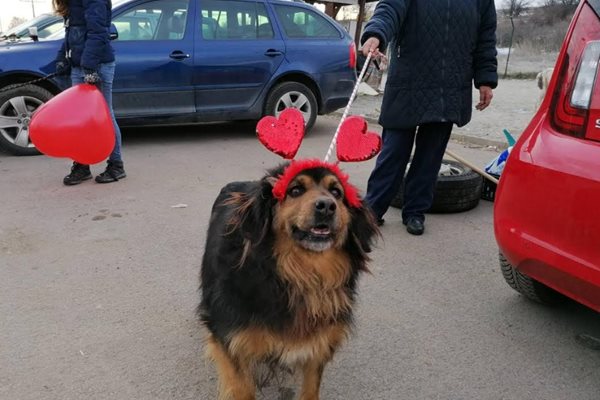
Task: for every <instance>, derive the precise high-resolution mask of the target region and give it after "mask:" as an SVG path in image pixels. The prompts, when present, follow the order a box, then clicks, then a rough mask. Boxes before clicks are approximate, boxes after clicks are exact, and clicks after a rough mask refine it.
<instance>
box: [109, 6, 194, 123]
mask: <svg viewBox="0 0 600 400" xmlns="http://www.w3.org/2000/svg"><path fill="white" fill-rule="evenodd" d="M193 6H194V4H193V0H152V1H144V2H135V3H132V5H131V6H130V7H128V8H127V9H125V10H123V11H120V12H119V14H118V15H115V16H114V17H113V24H114V25H115V26H116V28H117V32H118V33H119V37H118V39H117V40H115V41H114V42H113V46H114V48H115V54H116V61H117V68H116V72H115V81H114V87H113V101H114V108H115V113H116V115H117V117H121V118H123V117H148V116H156V117H161V116H173V115H181V114H187V113H194V112H195V103H194V90H193V86H192V72H193V67H192V62H193V52H194V48H193V25H194V23H193V18H194V14H193V11H192V7H193Z"/></svg>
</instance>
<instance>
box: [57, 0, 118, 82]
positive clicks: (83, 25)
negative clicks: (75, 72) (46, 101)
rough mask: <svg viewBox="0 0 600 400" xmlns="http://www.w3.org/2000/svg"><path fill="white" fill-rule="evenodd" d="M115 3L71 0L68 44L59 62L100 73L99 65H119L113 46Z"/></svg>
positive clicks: (66, 41) (67, 18) (61, 50)
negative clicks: (111, 38) (66, 60)
mask: <svg viewBox="0 0 600 400" xmlns="http://www.w3.org/2000/svg"><path fill="white" fill-rule="evenodd" d="M111 3H112V2H111V0H69V15H68V16H67V17H66V18H65V26H66V32H65V41H64V42H63V45H62V47H61V49H60V50H59V52H58V57H57V61H64V60H65V59H68V60H69V63H70V64H71V65H73V66H76V67H82V68H85V69H89V70H94V71H96V70H97V69H98V66H99V64H104V63H109V62H112V61H115V52H114V50H113V48H112V46H111V44H110V23H111V14H112V13H111V8H112V4H111Z"/></svg>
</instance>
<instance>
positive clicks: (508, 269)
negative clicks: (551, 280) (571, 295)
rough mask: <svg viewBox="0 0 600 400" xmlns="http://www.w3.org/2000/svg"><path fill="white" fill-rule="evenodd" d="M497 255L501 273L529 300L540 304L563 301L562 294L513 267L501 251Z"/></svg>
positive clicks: (510, 284) (509, 283)
mask: <svg viewBox="0 0 600 400" xmlns="http://www.w3.org/2000/svg"><path fill="white" fill-rule="evenodd" d="M499 257H500V269H502V275H503V276H504V280H505V281H506V283H508V285H509V286H510V287H511V288H513V289H514V290H516V291H517V292H519V293H521V294H522V295H523V296H525V297H527V298H528V299H529V300H533V301H535V302H538V303H541V304H547V305H556V304H559V303H561V302H563V301H564V299H565V297H564V296H563V295H562V294H560V293H558V292H557V291H555V290H554V289H551V288H549V287H548V286H546V285H544V284H543V283H540V282H538V281H536V280H535V279H533V278H530V277H529V276H527V275H525V274H524V273H522V272H520V271H519V270H517V269H516V268H515V267H513V266H512V265H511V264H510V263H509V262H508V260H507V259H506V257H504V255H503V254H502V253H500V255H499Z"/></svg>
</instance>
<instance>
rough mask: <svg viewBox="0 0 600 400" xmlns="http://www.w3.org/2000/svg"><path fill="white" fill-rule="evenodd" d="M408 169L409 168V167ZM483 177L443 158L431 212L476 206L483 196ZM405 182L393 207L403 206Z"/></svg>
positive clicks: (468, 208)
mask: <svg viewBox="0 0 600 400" xmlns="http://www.w3.org/2000/svg"><path fill="white" fill-rule="evenodd" d="M407 171H408V168H407ZM482 187H483V177H482V176H481V175H479V174H478V173H477V172H475V171H473V170H472V169H471V168H469V167H467V166H465V165H463V164H461V163H459V162H456V161H451V160H443V161H442V167H441V168H440V173H439V175H438V180H437V182H436V184H435V192H434V195H433V204H432V205H431V208H430V209H429V210H428V212H430V213H455V212H461V211H467V210H470V209H472V208H475V207H476V206H477V204H479V199H480V198H481V189H482ZM403 198H404V182H403V183H402V186H401V187H400V190H399V191H398V194H397V195H396V197H394V199H393V200H392V204H391V205H392V207H396V208H402V205H403Z"/></svg>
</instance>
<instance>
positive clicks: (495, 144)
mask: <svg viewBox="0 0 600 400" xmlns="http://www.w3.org/2000/svg"><path fill="white" fill-rule="evenodd" d="M343 114H344V113H343V111H339V110H338V111H334V112H333V113H332V115H335V116H337V117H339V118H341V117H342V115H343ZM361 117H363V118H364V119H365V120H366V121H367V122H369V123H371V124H379V121H378V118H377V117H371V116H368V115H361ZM450 140H452V141H453V142H456V143H462V144H467V145H473V146H481V147H488V148H494V149H496V150H498V151H502V150H505V149H507V148H508V144H507V143H506V142H501V141H499V140H492V139H485V138H480V137H477V136H470V135H464V134H462V133H454V132H453V133H452V136H450Z"/></svg>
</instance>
